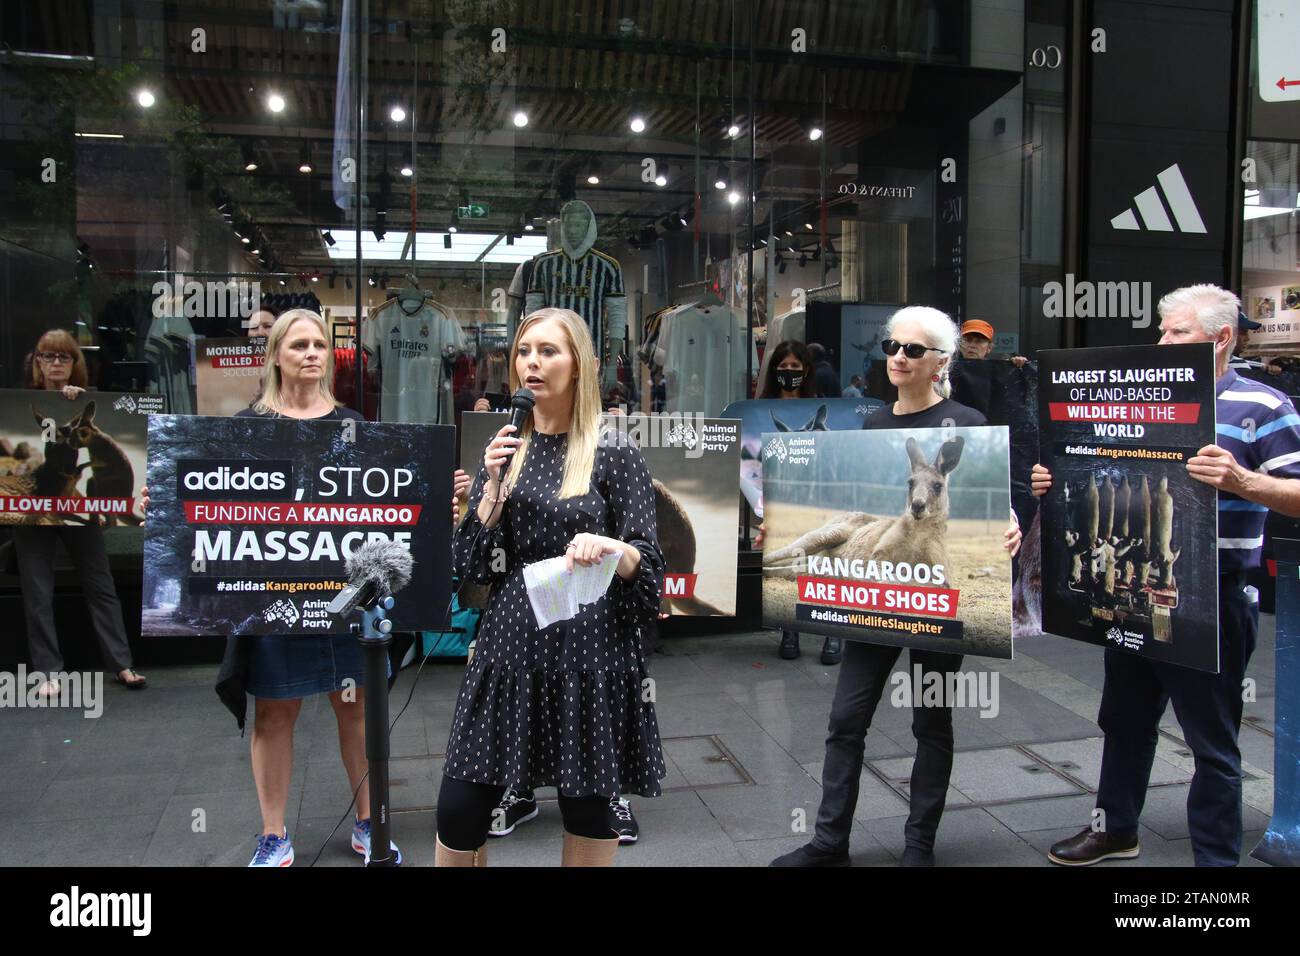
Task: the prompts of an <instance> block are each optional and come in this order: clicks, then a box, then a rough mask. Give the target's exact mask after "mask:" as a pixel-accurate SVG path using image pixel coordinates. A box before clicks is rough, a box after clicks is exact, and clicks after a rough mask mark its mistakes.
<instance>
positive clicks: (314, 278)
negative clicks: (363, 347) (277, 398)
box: [311, 269, 785, 282]
mask: <svg viewBox="0 0 1300 956" xmlns="http://www.w3.org/2000/svg"><path fill="white" fill-rule="evenodd" d="M781 271H783V272H784V271H785V270H784V269H783V270H781ZM311 281H312V282H320V273H319V272H318V273H316V274H315V275H313V276H312V277H311Z"/></svg>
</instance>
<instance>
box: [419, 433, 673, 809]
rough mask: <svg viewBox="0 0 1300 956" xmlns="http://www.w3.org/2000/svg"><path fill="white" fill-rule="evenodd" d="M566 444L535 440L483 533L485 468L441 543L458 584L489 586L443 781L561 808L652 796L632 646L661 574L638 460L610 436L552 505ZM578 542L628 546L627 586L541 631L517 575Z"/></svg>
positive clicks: (660, 771) (655, 762) (651, 615)
mask: <svg viewBox="0 0 1300 956" xmlns="http://www.w3.org/2000/svg"><path fill="white" fill-rule="evenodd" d="M567 445H568V440H567V435H543V434H540V433H537V432H534V433H533V436H532V439H531V442H530V446H529V449H528V455H527V458H526V459H525V461H524V464H523V469H522V471H521V472H520V475H519V480H518V481H517V482H516V484H515V486H514V487H513V488H512V489H511V491H510V496H509V498H508V499H507V500H506V503H505V504H504V505H503V506H502V507H503V508H504V515H503V517H502V519H501V521H500V522H498V524H497V525H496V527H494V528H492V529H491V530H484V531H482V533H481V534H479V532H480V530H481V529H482V528H483V525H482V522H480V521H479V518H478V514H477V512H478V503H479V500H480V498H481V497H482V494H483V485H484V483H485V482H486V481H487V471H486V469H480V471H479V475H478V478H477V480H476V481H475V482H474V486H473V488H472V489H471V490H470V496H469V516H468V517H467V518H466V519H465V521H464V522H462V524H461V526H460V528H459V529H458V530H457V532H456V537H455V540H454V542H453V549H454V561H455V567H456V572H457V574H459V575H461V576H462V577H465V576H468V577H469V578H471V579H472V580H475V581H477V582H479V583H481V584H491V585H492V596H491V598H490V599H489V601H488V607H487V611H486V612H485V614H484V616H483V621H482V625H481V626H480V628H479V633H478V643H477V645H476V650H475V653H474V659H473V661H471V663H470V665H469V667H468V669H467V670H466V673H465V679H464V682H463V683H462V684H461V688H460V695H459V697H458V698H457V701H456V712H455V715H454V716H453V718H452V725H451V737H450V740H449V741H448V743H447V759H446V764H445V766H444V770H443V772H444V773H445V774H447V775H448V776H450V777H453V778H456V779H458V780H467V781H470V782H474V783H485V784H495V785H497V786H508V787H512V788H515V789H531V788H536V787H550V786H553V787H557V788H558V789H559V792H560V793H561V794H563V795H564V796H568V797H582V796H592V795H601V796H610V797H612V796H614V795H615V794H639V795H641V796H643V797H657V796H659V794H660V792H661V791H660V787H659V781H660V780H661V779H662V778H663V777H664V775H665V770H664V759H663V751H662V749H661V747H660V743H659V725H658V723H657V721H656V719H655V710H654V704H653V702H652V700H651V699H650V698H651V697H652V696H653V695H652V694H651V693H650V692H649V687H650V685H649V684H648V683H645V681H646V672H645V661H644V658H643V655H642V645H641V638H640V633H643V632H645V631H646V630H647V629H648V628H649V626H650V625H651V624H652V623H653V622H654V620H655V616H656V614H657V613H658V611H659V592H660V588H661V586H662V583H663V571H664V559H663V554H662V553H661V552H660V550H659V541H658V536H657V534H656V529H655V506H654V489H653V488H652V487H651V484H650V473H649V472H648V471H647V469H646V466H645V461H644V459H642V457H641V453H640V452H639V451H637V450H636V449H635V448H633V447H630V446H627V445H626V444H616V443H615V442H614V441H613V437H612V436H611V439H610V441H609V442H608V443H606V442H604V441H602V443H601V444H600V445H599V446H598V447H597V449H596V460H595V466H594V468H593V469H592V480H591V486H590V488H589V489H588V491H587V494H585V495H583V496H582V497H580V498H565V499H560V498H558V497H557V495H558V492H559V488H560V483H561V480H562V477H563V472H564V455H565V451H566V448H567ZM584 531H585V532H589V533H591V534H599V535H605V536H607V537H611V538H618V539H619V540H622V541H625V542H627V543H628V544H631V545H633V546H635V547H636V548H637V550H639V551H640V552H641V563H640V565H639V567H638V570H637V574H636V576H635V577H634V578H633V580H631V581H624V580H623V579H622V578H621V577H619V576H618V575H617V574H615V575H614V580H613V581H612V582H611V583H610V586H609V590H608V591H607V592H606V594H605V595H604V596H603V597H602V598H601V599H600V600H599V601H597V602H596V603H595V604H588V605H586V606H584V607H582V608H581V610H580V611H579V612H578V615H577V617H575V618H572V619H571V620H568V621H559V622H557V623H555V624H552V625H551V626H550V627H547V628H545V629H544V630H539V629H538V627H537V621H536V618H534V616H533V609H532V605H530V604H529V602H528V595H527V593H526V591H525V589H524V573H523V567H524V565H525V564H532V563H533V562H535V561H541V560H543V559H545V558H553V557H556V556H559V555H563V554H564V552H565V545H566V544H568V542H569V540H570V539H571V538H573V536H574V535H576V534H579V533H580V532H584ZM476 535H477V542H476V541H475V538H476ZM497 549H500V550H499V551H498V550H497ZM494 557H495V562H494Z"/></svg>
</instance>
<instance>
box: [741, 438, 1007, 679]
mask: <svg viewBox="0 0 1300 956" xmlns="http://www.w3.org/2000/svg"><path fill="white" fill-rule="evenodd" d="M1008 453H1009V442H1008V434H1007V429H1006V427H1005V426H997V427H981V428H933V429H880V430H866V431H857V432H821V431H817V432H808V433H797V432H780V433H769V434H765V435H763V495H764V501H765V505H766V508H765V514H764V524H765V527H766V532H765V539H764V547H763V624H764V626H766V627H774V628H782V629H785V630H791V631H806V632H811V633H814V634H823V635H827V636H830V637H842V638H848V639H850V640H859V641H867V642H868V643H872V644H888V645H891V646H894V647H915V648H920V649H922V650H928V651H942V652H946V653H952V654H976V655H981V656H984V657H1000V658H1009V657H1011V656H1012V639H1011V560H1010V558H1009V557H1008V556H1007V553H1006V551H1005V550H1004V549H1003V534H1004V532H1005V531H1006V528H1007V520H1008V517H1009V515H1010V513H1011V493H1010V473H1009V467H1008V464H1007V461H1008Z"/></svg>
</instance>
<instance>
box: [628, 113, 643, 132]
mask: <svg viewBox="0 0 1300 956" xmlns="http://www.w3.org/2000/svg"><path fill="white" fill-rule="evenodd" d="M628 125H629V126H631V127H632V132H634V133H644V132H645V120H643V119H642V118H641V117H639V116H633V117H632V122H631V123H629V124H628Z"/></svg>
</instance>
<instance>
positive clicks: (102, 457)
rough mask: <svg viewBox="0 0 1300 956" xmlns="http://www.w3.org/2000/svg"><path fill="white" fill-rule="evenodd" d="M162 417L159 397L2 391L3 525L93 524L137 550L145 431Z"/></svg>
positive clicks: (0, 510) (0, 501) (0, 487)
mask: <svg viewBox="0 0 1300 956" xmlns="http://www.w3.org/2000/svg"><path fill="white" fill-rule="evenodd" d="M162 411H165V407H164V399H163V397H162V396H161V395H137V394H128V393H122V392H85V391H83V392H81V394H79V395H78V396H77V397H76V398H72V399H69V398H67V397H65V396H64V394H63V392H61V391H56V390H48V391H37V390H34V389H3V390H0V525H45V526H53V525H91V524H98V525H101V526H103V527H105V528H107V529H109V531H108V533H109V534H110V535H113V536H117V535H127V536H130V537H131V538H134V539H135V541H136V543H137V544H138V541H139V531H137V530H134V529H136V528H138V527H139V526H140V522H141V520H143V515H142V513H141V511H140V504H139V502H138V501H136V492H137V491H138V490H139V488H140V484H141V479H142V477H143V475H144V461H145V453H144V443H145V426H146V423H147V422H148V420H149V415H150V414H151V413H155V412H162ZM128 529H130V530H128Z"/></svg>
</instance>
